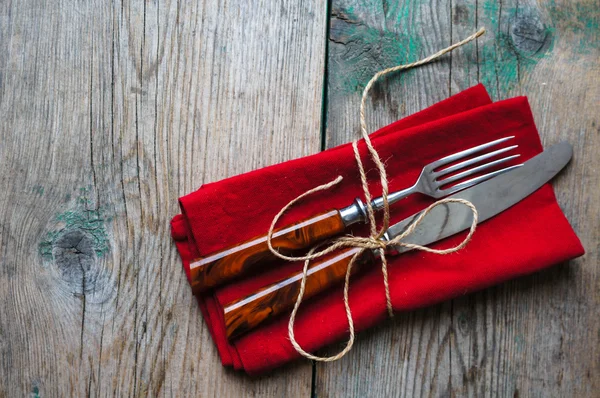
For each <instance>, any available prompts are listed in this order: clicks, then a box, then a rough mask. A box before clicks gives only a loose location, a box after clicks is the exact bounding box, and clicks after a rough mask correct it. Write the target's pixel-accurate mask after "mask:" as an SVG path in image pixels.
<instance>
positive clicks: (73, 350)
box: [0, 0, 600, 397]
mask: <svg viewBox="0 0 600 398" xmlns="http://www.w3.org/2000/svg"><path fill="white" fill-rule="evenodd" d="M232 3H233V4H232ZM251 3H252V4H248V2H244V1H241V0H239V1H234V2H220V1H214V0H213V1H207V2H196V1H190V2H181V1H175V0H172V1H169V0H163V1H158V0H156V1H141V0H138V1H132V2H117V1H113V2H101V1H90V2H77V3H73V2H69V3H67V2H61V1H55V0H53V1H47V2H39V1H35V0H22V1H18V2H17V1H15V0H12V1H11V0H8V1H4V2H0V181H1V185H0V186H1V187H2V190H1V191H0V231H1V232H0V397H3V396H7V397H13V396H25V395H27V394H30V395H32V396H81V395H89V396H111V395H118V396H132V395H135V396H137V395H149V396H161V395H165V396H166V395H170V396H219V397H227V396H232V397H235V396H242V395H252V396H272V395H277V396H310V395H313V396H322V397H326V396H373V397H378V396H409V397H410V396H417V395H419V396H421V395H427V396H449V395H457V396H482V395H483V396H488V395H490V396H578V397H586V396H589V397H591V396H594V395H597V394H598V391H600V319H599V318H598V306H599V305H600V295H599V294H600V277H599V275H598V263H599V262H600V261H599V256H598V252H599V250H600V247H599V244H600V204H599V201H598V196H599V194H600V188H599V187H600V177H599V175H600V174H599V173H600V171H599V170H600V157H599V156H598V154H600V133H599V131H600V130H599V122H600V121H599V120H598V111H599V103H600V86H599V84H598V83H599V81H600V71H599V63H598V61H599V60H600V52H599V48H598V47H599V42H600V40H599V39H600V38H599V35H600V34H599V18H600V15H599V12H598V7H597V2H595V1H593V0H579V1H569V0H539V1H537V2H536V1H533V0H503V1H492V0H442V1H434V0H423V1H416V0H412V1H389V2H388V1H383V2H381V1H374V2H371V1H369V2H363V1H358V0H334V1H333V3H332V4H329V5H327V4H325V3H324V2H322V1H317V0H311V1H304V2H294V1H289V2H285V3H283V4H279V3H278V2H269V1H257V2H251ZM297 3H301V4H300V5H298V4H297ZM328 23H329V31H328V32H329V37H328V40H326V39H327V36H326V34H327V29H328ZM482 26H483V27H486V28H487V29H488V33H487V34H486V35H485V36H484V37H483V38H481V39H480V40H478V42H477V43H473V44H469V45H467V46H465V47H464V48H462V49H459V50H458V51H457V52H455V53H453V54H452V55H450V56H447V57H445V58H444V59H442V60H440V61H439V62H436V63H435V64H432V65H429V66H425V67H422V68H420V69H418V70H413V71H410V72H407V73H404V74H402V75H399V76H397V77H396V78H394V79H389V80H387V81H386V82H384V83H383V84H381V85H379V86H378V87H377V88H376V90H375V91H374V93H373V95H372V101H371V103H370V108H369V111H368V123H369V126H371V128H372V129H375V128H377V127H379V126H383V125H385V124H387V123H389V122H392V121H394V120H396V119H397V118H400V117H402V116H404V115H407V114H410V113H413V112H416V111H418V110H420V109H422V108H424V107H426V106H428V105H430V104H432V103H434V102H436V101H439V100H441V99H443V98H446V97H447V96H448V95H451V94H453V93H456V92H458V91H460V90H462V89H465V88H467V87H469V86H472V85H474V84H476V83H477V82H478V81H481V82H483V83H485V84H486V86H487V87H488V89H489V90H490V93H491V94H492V96H493V98H494V99H503V98H507V97H510V96H513V95H518V94H525V95H527V96H528V97H529V100H530V103H531V106H532V109H533V112H534V115H535V117H536V121H537V123H538V127H539V130H540V132H541V134H542V138H543V140H544V143H546V144H551V143H554V142H557V141H558V140H560V139H569V140H570V141H571V142H572V143H573V145H574V147H575V155H574V160H573V163H572V164H571V166H570V167H569V169H568V170H567V171H566V172H565V173H563V174H562V175H561V176H560V177H559V178H558V179H557V180H556V183H555V186H556V192H557V196H558V200H559V203H560V205H561V207H562V208H563V209H564V211H565V214H566V215H567V218H568V219H569V220H570V221H571V223H572V224H573V226H574V228H575V230H576V231H577V233H578V235H579V236H580V238H581V239H582V241H583V244H584V246H585V247H586V249H587V251H588V253H587V254H586V255H585V256H584V257H583V258H581V259H578V260H576V261H573V262H570V263H569V264H563V265H561V266H558V267H555V268H553V269H551V270H547V271H544V272H541V273H539V274H537V275H533V276H529V277H526V278H521V279H519V280H517V281H513V282H509V283H506V284H503V285H501V286H498V287H495V288H491V289H487V290H486V291H484V292H481V293H478V294H474V295H470V296H468V297H465V298H461V299H459V300H454V301H452V302H448V303H445V304H442V305H439V306H436V307H433V308H429V309H425V310H422V311H416V312H413V313H409V314H402V315H399V316H397V317H396V319H395V320H394V321H389V322H386V323H385V324H383V325H382V326H381V327H379V328H376V329H375V330H373V331H370V332H366V333H362V334H361V335H359V338H358V343H357V344H356V346H355V348H354V350H353V351H352V352H351V353H350V354H349V355H348V356H347V357H345V358H343V359H342V360H340V361H338V362H336V363H333V364H328V365H322V364H318V365H315V364H310V363H308V362H306V361H300V362H297V363H295V364H292V365H290V366H287V367H285V368H284V369H282V370H280V371H277V372H274V373H273V374H271V375H268V376H265V377H262V378H260V379H250V378H248V377H246V376H244V375H241V374H237V373H235V372H232V371H228V370H225V369H223V368H222V367H221V365H220V363H219V360H218V358H217V353H216V350H215V348H214V346H213V344H212V342H211V341H210V339H209V336H208V331H207V330H206V327H205V325H204V323H203V321H202V319H201V316H200V313H199V310H198V309H197V307H196V305H195V303H194V300H193V299H192V297H191V294H190V291H189V286H187V282H186V281H185V278H184V276H183V272H182V271H181V270H180V265H179V259H178V256H177V254H176V251H175V250H174V247H173V245H172V243H171V240H170V237H169V225H168V222H169V220H170V218H171V217H172V216H173V215H174V214H176V213H177V212H178V206H177V198H178V197H179V196H180V195H182V194H185V193H188V192H190V191H192V190H194V189H196V188H197V187H198V186H199V185H201V184H202V183H204V182H209V181H215V180H218V179H221V178H223V177H226V176H230V175H235V174H238V173H241V172H244V171H248V170H251V169H254V168H257V167H261V166H265V165H268V164H272V163H276V162H279V161H283V160H286V159H290V158H294V157H298V156H302V155H306V154H309V153H314V152H316V151H318V150H319V148H320V147H322V146H333V145H337V144H339V143H342V142H346V141H348V140H350V139H353V138H355V137H357V136H358V116H357V109H358V101H359V98H360V92H361V90H362V87H363V85H364V84H365V83H366V82H367V81H368V79H369V78H370V77H371V75H372V74H373V73H374V72H376V71H377V70H379V69H381V68H384V67H388V66H391V65H395V64H398V63H403V62H407V61H412V60H415V59H418V58H420V57H422V56H425V55H428V54H430V53H432V52H434V51H435V50H438V49H440V48H442V47H445V46H447V45H449V44H450V43H451V42H452V41H457V40H458V39H460V38H463V37H466V36H468V35H470V34H471V33H473V32H474V31H475V30H476V29H477V28H478V27H482ZM324 70H326V72H327V73H326V74H325V76H324V73H323V71H324ZM324 77H325V79H324ZM324 84H325V85H324ZM323 103H324V104H325V118H324V119H323V118H322V111H321V105H322V104H323Z"/></svg>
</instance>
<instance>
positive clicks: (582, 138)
mask: <svg viewBox="0 0 600 398" xmlns="http://www.w3.org/2000/svg"><path fill="white" fill-rule="evenodd" d="M599 18H600V11H599V8H598V3H597V1H568V0H564V1H551V0H541V1H538V2H535V1H523V0H502V1H498V2H497V1H482V0H479V1H466V0H452V1H398V2H396V1H394V2H386V1H383V2H381V1H372V2H371V1H369V2H364V1H358V0H336V1H334V2H333V8H332V13H331V26H330V39H329V53H328V54H329V57H328V65H327V66H328V87H327V88H328V91H327V94H328V95H327V99H326V101H327V128H326V143H327V145H328V146H333V145H337V144H340V143H342V142H347V141H348V140H351V139H354V138H355V137H358V136H359V133H358V130H359V119H358V115H357V109H358V107H359V101H360V93H361V90H362V88H363V87H364V85H365V84H366V82H367V81H368V80H369V78H370V76H371V75H372V74H374V73H375V72H376V71H378V70H380V69H383V68H386V67H389V66H392V65H395V64H400V63H407V62H410V61H414V60H416V59H419V58H423V57H424V56H426V55H429V54H431V53H433V52H435V51H437V50H439V49H442V48H444V47H446V46H448V45H449V44H450V43H451V42H452V41H454V42H455V41H458V40H460V39H462V38H465V37H467V36H469V35H470V34H472V33H474V32H475V31H476V30H477V29H478V28H479V27H485V28H486V29H487V31H488V32H487V34H486V35H485V36H483V37H482V38H481V39H479V40H478V42H477V43H473V44H468V45H466V46H464V47H463V48H461V49H459V50H457V51H456V52H454V53H452V54H451V55H450V56H448V57H446V58H444V59H443V60H440V61H439V62H436V63H435V64H432V65H428V66H425V67H421V68H419V69H417V70H412V71H410V72H407V73H404V74H402V75H398V76H396V77H395V78H389V79H387V80H386V81H384V82H383V83H382V84H380V85H379V87H378V88H377V89H376V90H375V92H374V93H373V95H372V96H371V97H372V101H371V104H370V109H369V111H368V112H367V113H368V125H369V126H371V129H372V130H374V129H376V128H377V127H381V126H384V125H386V124H388V123H390V122H392V121H394V120H396V119H398V118H400V117H402V116H405V115H408V114H411V113H414V112H416V111H418V110H420V109H422V108H424V107H426V106H428V105H431V104H433V103H435V102H437V101H439V100H441V99H443V98H446V97H448V96H449V95H451V94H454V93H456V92H458V91H460V90H463V89H465V88H467V87H470V86H472V85H474V84H476V83H477V82H478V81H481V82H483V83H484V84H485V85H486V87H487V88H488V90H489V91H490V94H491V96H492V98H493V99H494V100H499V99H504V98H509V97H511V96H514V95H521V94H522V95H527V96H528V97H529V101H530V103H531V107H532V110H533V113H534V115H535V119H536V123H537V125H538V129H539V131H540V134H541V136H542V139H543V142H544V143H545V144H552V143H555V142H558V141H559V140H563V139H567V140H569V141H570V142H571V143H573V145H574V148H575V153H574V157H573V163H572V164H571V165H570V166H569V168H568V170H567V171H566V172H565V173H563V174H562V175H560V176H559V177H558V178H557V179H556V180H555V184H554V186H555V187H556V193H557V196H558V201H559V204H560V205H561V207H562V209H563V210H564V212H565V214H566V216H567V218H568V219H569V220H570V221H571V223H572V225H573V227H574V228H575V231H576V232H577V234H578V236H579V237H580V238H581V240H582V242H583V245H584V246H585V248H586V249H587V254H586V255H585V256H584V257H582V258H580V259H577V260H575V261H572V262H570V263H568V264H562V265H560V266H557V267H555V268H553V269H550V270H547V271H544V272H541V273H539V274H537V275H532V276H529V277H526V278H521V279H519V280H516V281H512V282H509V283H505V284H503V285H501V286H497V287H494V288H491V289H487V290H485V291H483V292H481V293H477V294H473V295H470V296H467V297H464V298H460V299H457V300H453V301H451V302H448V303H444V304H442V305H438V306H435V307H432V308H428V309H424V310H421V311H415V312H413V313H408V314H400V315H399V316H397V317H396V318H395V319H394V320H393V321H388V322H387V323H385V324H384V325H382V326H381V327H379V328H377V329H376V330H372V331H369V332H367V333H363V334H361V335H360V336H359V338H358V344H357V345H356V346H355V348H354V349H353V351H351V352H350V354H349V355H347V356H346V357H345V358H343V359H342V360H340V361H338V362H335V363H333V364H327V365H321V364H319V365H317V371H316V384H315V388H316V395H317V396H333V395H334V394H333V392H334V391H335V395H336V396H356V397H381V396H399V397H400V396H401V397H413V396H477V397H481V396H502V397H509V396H510V397H513V396H514V397H519V396H540V397H550V396H557V397H558V396H572V397H592V396H598V394H600V318H599V317H598V313H599V311H598V306H599V305H600V275H599V268H598V266H599V265H600V264H599V263H600V261H599V260H600V258H599V255H598V251H599V249H600V246H599V245H600V204H599V203H598V196H599V194H600V135H599V131H600V130H599V126H600V119H599V116H598V115H599V111H600V65H599V63H598V61H599V60H600V51H599V46H600V31H599V29H598V23H599ZM451 38H452V39H451Z"/></svg>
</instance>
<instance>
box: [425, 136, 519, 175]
mask: <svg viewBox="0 0 600 398" xmlns="http://www.w3.org/2000/svg"><path fill="white" fill-rule="evenodd" d="M513 138H515V136H514V135H512V136H510V137H504V138H500V139H499V140H495V141H490V142H488V143H486V144H483V145H479V146H476V147H473V148H469V149H465V150H464V151H460V152H456V153H453V154H452V155H449V156H446V157H444V158H441V159H439V160H437V161H435V162H433V163H430V164H429V167H430V168H431V170H433V169H436V168H438V167H440V166H443V165H445V164H448V163H452V162H454V161H456V160H458V159H462V158H464V157H465V156H469V155H472V154H474V153H477V152H480V151H483V150H484V149H487V148H489V147H491V146H494V145H497V144H500V143H501V142H505V141H508V140H510V139H513Z"/></svg>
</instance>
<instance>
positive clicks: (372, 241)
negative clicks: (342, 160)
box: [267, 28, 485, 362]
mask: <svg viewBox="0 0 600 398" xmlns="http://www.w3.org/2000/svg"><path fill="white" fill-rule="evenodd" d="M484 33H485V29H484V28H482V29H480V30H478V31H477V32H476V33H475V34H473V35H471V36H469V37H467V38H466V39H464V40H462V41H460V42H458V43H455V44H453V45H451V46H449V47H447V48H445V49H443V50H441V51H438V52H437V53H435V54H433V55H430V56H429V57H426V58H423V59H421V60H419V61H416V62H413V63H410V64H406V65H398V66H394V67H392V68H388V69H385V70H382V71H380V72H377V73H376V74H375V75H374V76H373V77H372V78H371V80H369V82H368V83H367V85H366V86H365V89H364V90H363V94H362V99H361V103H360V129H361V135H362V138H363V140H364V142H365V144H366V145H367V149H368V151H369V154H370V155H371V159H372V160H373V163H375V165H376V166H377V170H378V172H379V180H380V182H381V188H382V195H381V196H382V199H383V223H382V226H381V228H380V229H379V230H377V223H376V220H375V212H374V210H373V205H372V203H371V200H372V197H371V193H370V192H369V186H368V182H367V175H366V173H365V169H364V165H363V162H362V160H361V158H360V153H359V150H358V141H354V142H352V149H353V150H354V158H355V160H356V164H357V167H358V171H359V174H360V180H361V185H362V189H363V193H364V195H365V203H366V208H367V219H368V224H369V229H370V235H369V236H368V237H357V236H344V237H340V238H337V239H335V240H333V241H332V243H331V244H330V245H329V246H328V247H327V248H326V249H324V250H321V251H318V252H317V249H318V248H319V247H321V246H322V245H323V244H324V243H321V244H318V245H316V246H314V247H313V248H311V249H310V250H309V251H308V253H307V254H306V255H305V256H299V257H294V256H286V255H283V254H281V253H279V252H278V251H277V250H275V248H274V247H273V245H272V242H271V240H272V237H273V232H274V229H275V225H276V224H277V221H278V220H279V218H280V217H281V216H282V215H283V213H285V212H286V211H287V209H289V208H290V207H291V206H293V205H294V204H295V203H296V202H298V201H300V200H302V199H304V198H305V197H306V196H309V195H311V194H313V193H315V192H319V191H325V190H328V189H330V188H332V187H333V186H335V185H337V184H339V183H340V182H341V181H342V179H343V177H342V176H338V177H337V178H336V179H334V180H333V181H330V182H328V183H326V184H323V185H319V186H317V187H315V188H313V189H310V190H308V191H306V192H304V193H303V194H301V195H300V196H298V197H296V198H295V199H293V200H292V201H291V202H289V203H288V204H287V205H285V206H284V207H283V208H282V209H281V210H280V211H279V213H277V215H276V216H275V217H274V218H273V221H272V222H271V226H270V227H269V232H268V235H267V245H268V246H269V250H270V251H271V253H273V254H274V255H275V256H277V257H279V258H281V259H283V260H287V261H304V268H303V271H302V280H301V284H300V291H299V292H298V297H297V299H296V304H295V305H294V309H293V310H292V313H291V315H290V320H289V323H288V334H289V338H290V341H291V343H292V345H293V346H294V348H295V349H296V351H297V352H298V353H299V354H301V355H302V356H304V357H306V358H308V359H312V360H315V361H321V362H332V361H336V360H338V359H340V358H342V357H343V356H344V355H346V354H347V353H348V352H349V351H350V350H351V349H352V346H353V345H354V321H353V319H352V312H351V310H350V304H349V300H348V291H349V288H350V275H351V272H352V266H353V265H354V263H355V262H356V260H357V259H358V258H359V257H360V256H361V255H362V254H363V253H364V251H365V250H373V251H376V252H377V254H378V255H379V257H380V260H381V272H382V274H383V284H384V289H385V298H386V306H387V310H388V314H389V316H390V317H393V316H394V313H393V307H392V301H391V297H390V288H389V282H388V271H387V259H386V256H385V251H386V249H387V247H388V246H396V247H398V246H402V247H406V248H409V249H415V250H421V251H425V252H429V253H435V254H441V255H444V254H449V253H454V252H456V251H458V250H460V249H462V248H464V247H465V246H466V245H467V243H469V241H470V240H471V237H472V236H473V234H474V233H475V229H476V227H477V221H478V214H477V209H476V208H475V206H474V205H473V204H472V203H471V202H469V201H468V200H464V199H451V198H447V199H442V200H439V201H437V202H435V203H433V204H432V205H430V206H429V207H427V208H426V209H425V210H423V211H422V212H421V214H420V215H419V217H417V219H416V220H415V221H414V222H413V223H412V224H410V226H409V227H408V228H407V229H406V231H404V232H403V233H402V234H401V235H398V236H396V237H395V238H393V239H391V240H389V241H382V240H381V237H382V236H383V235H384V234H385V232H386V231H387V230H388V228H389V224H390V209H389V202H388V192H389V188H388V179H387V174H386V171H385V166H384V164H383V162H382V161H381V159H380V157H379V154H378V153H377V151H376V150H375V148H374V147H373V144H372V143H371V139H370V138H369V135H368V133H367V123H366V121H365V107H366V102H367V97H368V93H369V91H370V90H371V87H372V86H373V84H375V82H376V81H377V80H378V79H379V78H381V77H383V76H385V75H387V74H390V73H393V72H397V71H401V70H406V69H410V68H413V67H415V66H420V65H424V64H426V63H429V62H431V61H433V60H435V59H437V58H439V57H441V56H442V55H444V54H446V53H448V52H450V51H452V50H454V49H456V48H458V47H460V46H462V45H464V44H466V43H469V42H470V41H472V40H475V39H476V38H478V37H479V36H481V35H483V34H484ZM446 203H460V204H463V205H465V206H467V207H469V208H470V209H471V211H472V213H473V221H472V223H471V228H470V229H469V233H468V234H467V236H466V237H465V239H464V240H463V241H462V242H461V243H459V244H458V245H456V246H454V247H450V248H447V249H441V250H438V249H432V248H429V247H427V246H421V245H417V244H412V243H405V242H402V240H403V239H404V238H406V237H407V236H409V235H410V234H412V233H413V232H414V231H415V229H416V228H417V227H418V226H419V224H420V223H421V222H422V221H423V219H424V218H425V216H427V214H428V213H429V212H430V211H431V210H433V209H434V208H435V207H437V206H439V205H442V204H446ZM347 247H354V248H357V249H358V250H357V252H356V253H355V254H354V255H353V256H352V258H351V260H350V262H349V263H348V268H347V270H346V276H345V281H344V307H345V309H346V318H347V320H348V329H349V338H348V342H347V343H346V347H344V349H343V350H342V351H340V352H339V353H337V354H336V355H333V356H330V357H318V356H315V355H313V354H311V353H309V352H306V351H304V349H302V347H301V346H300V344H298V342H297V341H296V338H295V335H294V322H295V319H296V314H297V312H298V309H299V308H300V304H301V303H302V298H303V297H304V291H305V288H306V278H307V275H308V266H309V264H310V261H311V260H314V259H316V258H319V257H322V256H325V255H327V254H329V253H331V252H333V251H335V250H338V249H340V248H347Z"/></svg>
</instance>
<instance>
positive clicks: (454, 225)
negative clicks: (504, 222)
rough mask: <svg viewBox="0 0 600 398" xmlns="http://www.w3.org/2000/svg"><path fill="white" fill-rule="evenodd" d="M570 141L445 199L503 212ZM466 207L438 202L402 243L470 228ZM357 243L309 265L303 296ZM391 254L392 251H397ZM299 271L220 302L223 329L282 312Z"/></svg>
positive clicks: (233, 330)
mask: <svg viewBox="0 0 600 398" xmlns="http://www.w3.org/2000/svg"><path fill="white" fill-rule="evenodd" d="M572 154H573V149H572V147H571V145H570V144H568V143H566V142H562V143H559V144H556V145H554V146H552V147H550V148H549V149H547V150H546V151H544V152H542V153H541V154H539V155H537V156H535V157H533V158H531V159H530V160H528V161H527V162H525V163H524V164H523V166H521V167H519V168H517V169H514V170H512V171H509V172H506V173H504V174H501V175H499V176H497V177H494V178H492V179H490V180H488V181H486V182H483V183H481V184H479V185H476V186H474V187H472V188H469V189H466V190H464V191H461V192H459V193H457V194H454V195H451V196H449V197H448V198H458V199H465V200H468V201H469V202H471V203H473V205H475V208H476V209H477V213H478V215H479V221H478V222H479V223H481V222H484V221H486V220H488V219H490V218H491V217H494V216H495V215H497V214H499V213H501V212H503V211H504V210H506V209H508V208H509V207H511V206H513V205H514V204H516V203H518V202H519V201H521V200H522V199H524V198H526V197H527V196H529V195H530V194H532V193H533V192H535V191H536V190H538V189H539V188H540V187H541V186H542V185H544V184H545V183H546V182H548V181H549V180H551V179H552V177H554V176H555V175H556V174H557V173H558V172H559V171H560V170H561V169H562V168H563V167H565V165H566V164H567V163H568V162H569V160H570V159H571V156H572ZM420 214H421V212H418V213H416V214H414V215H412V216H410V217H408V218H406V219H404V220H402V221H400V222H399V223H397V224H394V225H393V226H391V227H390V228H389V229H388V230H387V232H386V233H385V235H384V236H383V237H382V239H385V240H391V239H393V238H394V237H396V236H398V235H400V234H401V233H403V232H404V231H405V230H406V229H407V228H408V227H409V226H410V225H411V224H412V223H413V222H414V220H415V219H416V218H417V217H419V215H420ZM472 221H473V214H472V211H471V209H470V208H468V207H467V206H464V205H461V204H457V203H447V204H444V205H440V206H436V207H434V208H433V209H431V210H430V211H429V214H428V215H427V216H426V217H425V218H424V219H423V220H422V222H421V223H420V224H419V225H418V226H417V227H416V229H415V230H414V231H413V233H412V234H410V235H409V236H407V237H406V238H405V239H404V240H403V242H405V243H414V244H418V245H428V244H431V243H434V242H437V241H439V240H441V239H444V238H446V237H449V236H452V235H454V234H457V233H459V232H461V231H465V230H467V229H469V228H470V227H471V224H472ZM395 249H396V250H395V252H396V253H398V254H399V253H404V252H407V251H410V250H411V249H410V248H407V247H405V246H398V247H395ZM359 250H360V249H358V248H350V249H345V250H343V251H338V252H335V253H332V254H330V255H328V256H326V257H322V258H320V259H319V260H318V261H314V262H312V263H311V264H310V266H309V269H308V275H307V278H306V286H305V292H304V298H305V299H306V298H309V297H312V296H314V295H316V294H318V293H320V292H322V291H324V290H326V289H327V288H329V287H330V286H332V285H334V284H337V283H338V282H340V281H343V280H344V278H345V275H346V270H347V267H348V263H349V262H350V259H351V258H352V256H353V255H354V254H355V253H356V252H358V251H359ZM396 253H394V254H396ZM374 257H375V254H374V253H373V252H372V251H370V250H367V251H365V252H364V254H363V255H362V256H360V257H359V258H358V259H357V261H356V262H355V264H354V267H353V271H354V270H359V269H360V268H364V266H365V265H366V264H368V263H370V262H372V261H373V260H374ZM301 281H302V271H299V272H296V273H294V274H292V275H289V276H288V277H287V278H285V279H282V280H280V281H278V282H276V283H274V284H272V285H270V286H266V287H264V288H262V289H260V290H259V291H256V292H254V293H252V294H251V295H249V296H247V297H244V298H241V299H239V300H236V301H233V302H231V303H229V304H227V305H225V306H224V310H223V311H224V318H225V330H226V334H227V338H228V339H230V340H231V339H234V338H236V337H239V336H240V335H242V334H244V333H246V332H248V331H249V330H251V329H253V328H255V327H256V326H258V325H259V324H261V323H262V322H264V321H267V320H269V319H271V318H273V317H275V316H276V315H278V314H281V313H282V312H284V311H288V310H290V309H291V308H292V307H293V306H294V303H295V302H296V298H297V297H298V291H299V290H300V284H301Z"/></svg>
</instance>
